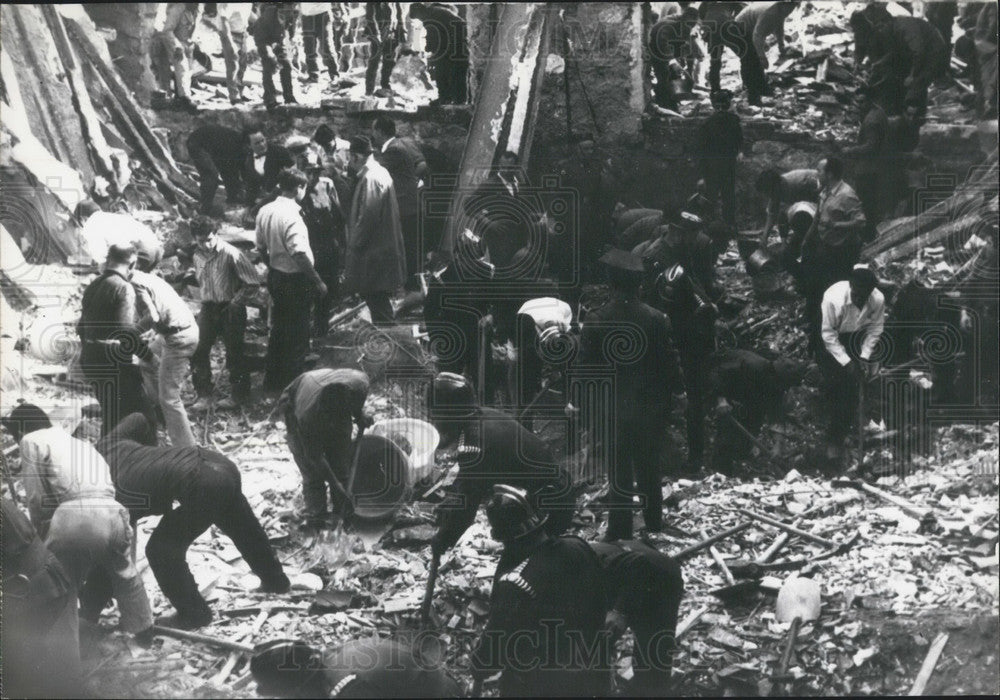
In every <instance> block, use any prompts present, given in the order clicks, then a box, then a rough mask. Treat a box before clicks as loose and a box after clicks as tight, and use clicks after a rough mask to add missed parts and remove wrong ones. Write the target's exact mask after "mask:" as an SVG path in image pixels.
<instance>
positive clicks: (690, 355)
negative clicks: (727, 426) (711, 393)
mask: <svg viewBox="0 0 1000 700" xmlns="http://www.w3.org/2000/svg"><path fill="white" fill-rule="evenodd" d="M678 346H679V347H680V350H681V352H680V356H681V369H682V370H683V372H684V393H685V394H687V408H686V409H685V411H684V422H685V424H686V427H687V442H688V466H690V467H701V465H702V461H703V459H704V457H705V393H706V391H707V389H708V358H709V356H710V355H711V353H712V348H711V347H710V346H708V345H706V344H705V343H704V342H699V341H694V340H690V341H686V340H684V339H680V340H679V342H678Z"/></svg>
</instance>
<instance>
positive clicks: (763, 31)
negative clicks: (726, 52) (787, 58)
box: [726, 0, 798, 107]
mask: <svg viewBox="0 0 1000 700" xmlns="http://www.w3.org/2000/svg"><path fill="white" fill-rule="evenodd" d="M797 4H798V3H795V2H789V1H788V0H782V1H781V2H750V3H747V5H746V7H744V8H743V9H742V10H740V12H739V13H738V14H737V15H736V18H735V19H734V20H733V23H732V25H729V26H728V27H727V29H728V30H729V33H730V34H731V35H732V36H729V37H726V38H728V39H729V42H730V45H731V46H732V47H733V49H734V51H736V54H737V55H738V56H739V57H740V77H741V78H742V79H743V87H744V88H745V89H746V91H747V102H748V103H749V104H750V105H753V106H755V107H760V106H761V104H762V101H761V98H762V97H763V96H764V95H770V94H771V91H770V88H769V87H768V85H767V74H766V73H765V72H764V71H765V70H766V69H767V44H766V43H765V41H766V39H767V37H769V36H771V35H772V34H773V35H774V36H775V37H776V38H777V39H778V52H779V53H780V54H784V53H785V19H786V18H787V17H788V15H790V14H791V13H792V11H794V10H795V7H796V6H797Z"/></svg>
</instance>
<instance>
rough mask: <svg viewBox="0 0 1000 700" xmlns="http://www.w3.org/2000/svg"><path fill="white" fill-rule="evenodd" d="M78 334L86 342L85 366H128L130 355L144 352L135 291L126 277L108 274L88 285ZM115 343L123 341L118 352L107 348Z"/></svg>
mask: <svg viewBox="0 0 1000 700" xmlns="http://www.w3.org/2000/svg"><path fill="white" fill-rule="evenodd" d="M76 332H77V335H79V336H80V340H81V341H82V342H83V347H82V348H81V354H80V362H81V364H83V365H84V366H87V365H101V364H127V363H128V362H129V359H130V357H131V355H133V354H140V353H141V352H144V350H142V349H140V341H139V331H138V328H137V327H136V296H135V289H134V288H133V287H132V285H131V284H130V283H129V281H128V280H127V279H125V277H124V275H122V274H121V273H120V272H117V271H114V270H105V271H104V272H103V273H102V274H101V276H100V277H98V278H97V279H95V280H94V281H93V282H91V283H90V284H89V285H87V288H86V289H85V290H84V292H83V300H82V301H81V302H80V320H79V322H78V323H77V325H76ZM114 340H119V341H121V342H120V344H118V347H117V348H112V347H111V346H110V345H108V344H107V342H108V341H114ZM143 346H144V344H143Z"/></svg>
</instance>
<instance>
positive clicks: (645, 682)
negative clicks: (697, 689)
mask: <svg viewBox="0 0 1000 700" xmlns="http://www.w3.org/2000/svg"><path fill="white" fill-rule="evenodd" d="M589 544H590V548H591V549H593V550H594V553H595V554H596V555H597V558H598V560H599V561H600V563H601V569H602V571H603V572H604V590H605V592H606V594H607V607H608V614H607V616H606V618H605V626H606V627H607V628H608V629H609V630H610V632H611V634H612V637H613V639H617V638H619V637H620V636H621V635H622V634H624V632H625V628H626V627H628V628H630V629H631V630H632V634H634V635H635V642H634V646H633V648H632V670H633V671H634V672H635V675H634V676H633V679H632V682H631V684H630V685H629V686H628V687H627V688H626V690H625V693H626V694H628V695H638V696H643V697H662V696H664V695H666V694H667V691H668V689H669V684H670V669H671V666H672V662H673V658H672V655H673V651H674V634H675V633H676V631H677V611H678V609H679V608H680V605H681V598H682V597H683V596H684V578H683V576H681V567H680V566H679V565H678V564H677V562H675V561H674V560H673V559H671V558H670V557H668V556H667V555H666V554H662V553H661V552H658V551H657V550H655V549H653V548H652V547H650V546H649V545H647V544H644V543H643V542H639V541H638V540H619V541H616V542H590V543H589Z"/></svg>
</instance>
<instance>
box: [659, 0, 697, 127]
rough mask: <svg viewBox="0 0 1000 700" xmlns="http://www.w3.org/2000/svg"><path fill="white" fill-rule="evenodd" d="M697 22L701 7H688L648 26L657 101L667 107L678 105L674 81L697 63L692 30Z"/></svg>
mask: <svg viewBox="0 0 1000 700" xmlns="http://www.w3.org/2000/svg"><path fill="white" fill-rule="evenodd" d="M697 23H698V11H697V10H696V9H695V8H693V7H688V8H686V9H685V10H683V11H682V13H681V14H679V15H672V16H670V17H663V18H661V19H660V21H658V22H657V23H656V24H654V25H653V26H652V27H651V28H650V30H649V62H650V65H651V66H652V68H653V76H654V77H655V78H656V85H655V86H654V88H653V94H654V98H655V100H656V104H657V105H659V106H660V107H663V108H665V109H671V110H676V109H677V106H678V104H677V90H676V89H675V87H674V84H675V81H677V80H679V79H682V78H683V76H685V75H687V73H685V70H687V71H690V70H691V68H692V67H693V64H694V56H693V55H692V42H691V32H692V31H693V30H694V28H695V25H696V24H697Z"/></svg>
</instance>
